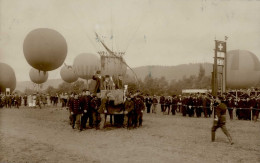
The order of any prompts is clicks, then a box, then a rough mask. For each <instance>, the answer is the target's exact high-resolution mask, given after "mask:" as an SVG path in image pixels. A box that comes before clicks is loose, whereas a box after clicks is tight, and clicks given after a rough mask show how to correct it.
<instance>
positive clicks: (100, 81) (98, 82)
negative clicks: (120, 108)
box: [93, 71, 103, 93]
mask: <svg viewBox="0 0 260 163" xmlns="http://www.w3.org/2000/svg"><path fill="white" fill-rule="evenodd" d="M93 80H96V86H95V89H94V93H100V91H101V89H102V87H103V78H102V76H101V71H97V72H96V75H94V76H93Z"/></svg>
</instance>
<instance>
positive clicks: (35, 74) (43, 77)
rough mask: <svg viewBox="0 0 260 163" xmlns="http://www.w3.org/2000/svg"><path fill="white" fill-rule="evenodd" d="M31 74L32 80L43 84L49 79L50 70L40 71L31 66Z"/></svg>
mask: <svg viewBox="0 0 260 163" xmlns="http://www.w3.org/2000/svg"><path fill="white" fill-rule="evenodd" d="M29 76H30V79H31V81H32V82H34V83H36V84H42V83H44V82H46V81H47V79H48V72H43V71H39V70H37V69H34V68H31V70H30V72H29Z"/></svg>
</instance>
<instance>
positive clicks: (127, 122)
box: [124, 96, 135, 129]
mask: <svg viewBox="0 0 260 163" xmlns="http://www.w3.org/2000/svg"><path fill="white" fill-rule="evenodd" d="M124 105H125V111H124V114H125V117H124V127H125V126H127V128H128V129H129V128H131V127H133V117H134V106H135V105H134V102H133V100H132V98H131V97H130V96H127V98H126V101H125V104H124Z"/></svg>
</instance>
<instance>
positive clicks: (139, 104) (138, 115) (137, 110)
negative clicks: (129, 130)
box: [133, 95, 145, 127]
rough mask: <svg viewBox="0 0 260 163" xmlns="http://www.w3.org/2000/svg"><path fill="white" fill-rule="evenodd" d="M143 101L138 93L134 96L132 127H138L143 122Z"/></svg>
mask: <svg viewBox="0 0 260 163" xmlns="http://www.w3.org/2000/svg"><path fill="white" fill-rule="evenodd" d="M144 109H145V106H144V102H143V100H142V97H141V96H140V95H138V96H136V97H135V98H134V121H133V123H134V127H140V126H142V124H143V111H144Z"/></svg>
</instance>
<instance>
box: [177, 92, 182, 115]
mask: <svg viewBox="0 0 260 163" xmlns="http://www.w3.org/2000/svg"><path fill="white" fill-rule="evenodd" d="M182 100H183V99H182V97H181V95H179V97H178V98H177V111H178V112H180V113H182Z"/></svg>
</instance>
